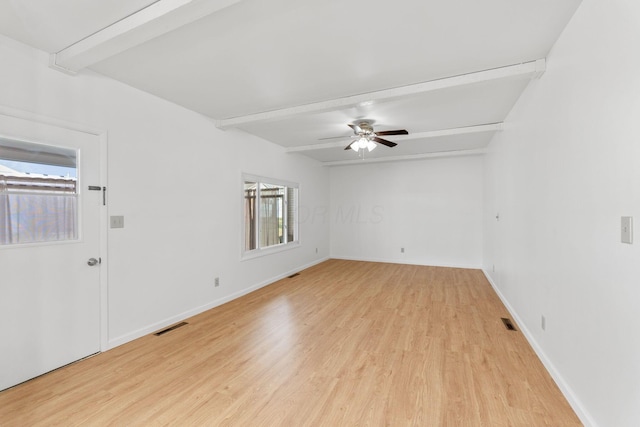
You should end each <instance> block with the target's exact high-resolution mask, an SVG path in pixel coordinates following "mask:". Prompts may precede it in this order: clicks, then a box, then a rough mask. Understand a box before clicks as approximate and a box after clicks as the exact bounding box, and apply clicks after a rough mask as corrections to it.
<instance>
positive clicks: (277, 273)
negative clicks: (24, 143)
mask: <svg viewBox="0 0 640 427" xmlns="http://www.w3.org/2000/svg"><path fill="white" fill-rule="evenodd" d="M0 57H1V58H2V67H0V81H2V82H3V83H2V86H0V89H1V92H0V106H4V107H9V108H12V109H18V110H22V111H28V112H32V113H37V114H41V115H44V116H48V117H53V118H56V119H61V120H65V121H70V122H74V123H79V124H82V125H86V126H91V127H94V128H98V129H102V130H105V131H107V132H108V183H106V185H107V187H108V200H109V204H108V211H109V215H124V217H125V228H124V229H113V230H109V231H108V254H101V255H102V256H103V257H104V258H105V259H106V267H107V268H108V307H109V322H108V323H109V324H108V331H109V332H108V335H109V336H108V340H109V345H110V346H113V345H117V344H120V343H122V342H126V341H127V340H130V339H133V338H136V337H137V336H140V335H141V334H146V333H148V332H150V331H152V330H155V329H157V328H160V327H163V326H166V324H168V323H171V322H173V321H176V320H178V319H181V318H182V317H184V316H186V315H188V314H193V313H195V312H198V311H200V310H203V309H205V308H208V307H211V306H214V305H216V304H219V303H220V302H222V301H225V300H228V299H230V298H233V297H235V296H238V295H240V294H242V293H245V292H247V291H249V290H251V289H254V288H256V287H259V286H262V285H264V284H266V283H269V282H270V281H272V280H274V279H276V278H279V277H282V276H283V275H286V274H290V273H291V272H293V271H296V270H298V269H300V268H302V267H303V266H306V265H310V264H313V263H315V262H317V261H318V260H321V259H323V258H326V257H327V256H328V253H329V240H328V239H329V238H328V236H329V227H328V224H325V223H323V222H315V223H312V222H306V223H302V224H301V225H300V236H301V240H302V245H301V246H300V247H298V248H296V249H292V250H288V251H286V252H283V253H279V254H275V255H270V256H266V257H261V258H256V259H252V260H247V261H242V262H241V261H240V243H241V242H240V235H241V233H240V230H241V212H242V211H241V188H242V187H241V185H242V184H241V173H242V172H246V173H252V174H257V175H263V176H266V177H273V178H277V179H282V180H288V181H293V182H297V183H299V184H300V191H301V193H300V203H301V205H304V206H307V207H310V208H311V209H316V210H317V209H320V210H321V209H327V206H328V204H329V199H328V194H329V193H328V171H327V170H326V169H325V168H323V167H322V166H320V165H319V164H318V163H317V162H315V161H313V160H311V159H308V158H306V157H301V156H295V155H288V154H286V153H284V151H283V149H282V148H281V147H279V146H276V145H274V144H271V143H269V142H266V141H264V140H261V139H259V138H256V137H253V136H251V135H247V134H243V133H240V132H234V131H228V132H223V131H220V130H218V129H216V128H215V126H214V125H213V123H212V122H211V121H210V120H208V119H206V118H205V117H203V116H201V115H199V114H196V113H193V112H191V111H188V110H186V109H184V108H181V107H179V106H176V105H174V104H171V103H169V102H166V101H163V100H161V99H159V98H156V97H153V96H151V95H148V94H146V93H144V92H141V91H138V90H135V89H132V88H131V87H128V86H126V85H123V84H120V83H118V82H116V81H113V80H110V79H107V78H104V77H102V76H100V75H97V74H94V73H90V72H83V73H81V74H79V75H77V76H67V75H64V74H61V73H59V72H57V71H54V70H51V69H49V68H48V67H47V66H46V64H47V63H48V56H47V55H45V54H44V53H42V52H39V51H36V50H33V49H31V48H27V47H25V46H23V45H21V44H19V43H17V42H15V41H13V40H10V39H6V38H2V37H0ZM315 248H318V253H317V254H316V251H315ZM104 267H105V266H103V268H104ZM214 277H220V281H221V284H220V286H219V287H217V288H215V287H214V286H213V280H214Z"/></svg>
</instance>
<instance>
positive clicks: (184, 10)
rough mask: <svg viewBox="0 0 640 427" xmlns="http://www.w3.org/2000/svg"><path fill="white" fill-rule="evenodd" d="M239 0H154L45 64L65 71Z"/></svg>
mask: <svg viewBox="0 0 640 427" xmlns="http://www.w3.org/2000/svg"><path fill="white" fill-rule="evenodd" d="M240 1H241V0H157V1H156V2H154V3H152V4H151V5H149V6H147V7H145V8H143V9H141V10H139V11H138V12H135V13H133V14H131V15H129V16H127V17H125V18H123V19H121V20H119V21H117V22H115V23H113V24H111V25H109V26H108V27H105V28H103V29H101V30H99V31H97V32H95V33H93V34H92V35H90V36H88V37H86V38H84V39H82V40H79V41H77V42H76V43H74V44H72V45H71V46H69V47H67V48H65V49H62V50H61V51H59V52H57V53H53V54H51V55H50V58H49V65H50V66H51V68H55V69H57V70H60V71H62V72H65V73H68V74H75V73H76V72H78V71H79V70H81V69H83V68H86V67H89V66H91V65H93V64H95V63H98V62H100V61H102V60H104V59H107V58H109V57H111V56H113V55H117V54H118V53H121V52H124V51H125V50H127V49H130V48H132V47H134V46H137V45H139V44H141V43H144V42H146V41H149V40H151V39H153V38H156V37H158V36H161V35H162V34H165V33H168V32H169V31H172V30H175V29H176V28H179V27H181V26H183V25H186V24H189V23H191V22H194V21H196V20H197V19H200V18H203V17H205V16H207V15H210V14H212V13H215V12H218V11H220V10H222V9H224V8H226V7H229V6H231V5H233V4H235V3H238V2H240Z"/></svg>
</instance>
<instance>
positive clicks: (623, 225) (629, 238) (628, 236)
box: [620, 216, 633, 243]
mask: <svg viewBox="0 0 640 427" xmlns="http://www.w3.org/2000/svg"><path fill="white" fill-rule="evenodd" d="M620 232H621V234H620V238H621V240H622V243H633V217H632V216H623V217H622V218H621V220H620Z"/></svg>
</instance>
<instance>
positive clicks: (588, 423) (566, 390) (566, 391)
mask: <svg viewBox="0 0 640 427" xmlns="http://www.w3.org/2000/svg"><path fill="white" fill-rule="evenodd" d="M482 272H483V273H484V276H485V277H486V278H487V281H488V282H489V284H491V287H492V288H493V290H494V291H495V292H496V294H497V295H498V297H499V298H500V300H501V301H502V304H504V306H505V307H506V308H507V310H508V311H509V313H510V314H511V317H512V318H513V320H515V322H516V324H517V325H518V327H519V328H520V331H522V333H523V334H524V337H525V338H526V339H527V341H528V342H529V345H531V347H532V348H533V351H535V353H536V355H537V356H538V358H539V359H540V361H541V362H542V364H543V365H544V367H545V368H546V370H547V372H549V375H551V378H553V381H555V383H556V384H557V386H558V388H560V391H561V392H562V394H563V395H564V397H565V398H566V399H567V401H568V402H569V405H571V408H572V409H573V411H574V412H575V413H576V415H577V416H578V418H580V421H581V422H582V424H584V425H585V427H597V426H598V425H597V424H596V422H595V421H594V419H593V418H592V417H591V415H590V414H589V412H588V411H587V410H586V409H585V407H584V405H583V404H582V402H581V401H580V399H578V397H577V396H576V395H575V393H574V392H573V390H572V389H571V387H569V385H568V384H567V382H566V381H565V380H564V378H563V377H562V375H561V374H560V372H558V370H557V369H556V367H555V366H554V364H553V363H552V362H551V360H550V359H549V358H548V357H547V355H546V353H545V352H544V350H542V347H540V345H539V344H538V342H537V341H536V340H535V338H534V336H533V334H531V332H530V331H529V329H528V328H527V327H526V325H525V323H524V322H523V321H522V320H521V319H520V317H519V316H518V313H517V312H516V311H515V310H514V308H513V307H512V306H511V304H509V301H508V300H507V299H506V297H505V296H504V295H503V294H502V292H500V289H499V288H498V286H496V284H495V282H494V281H493V280H492V279H491V276H490V275H489V274H488V273H487V272H486V271H485V270H484V269H483V270H482Z"/></svg>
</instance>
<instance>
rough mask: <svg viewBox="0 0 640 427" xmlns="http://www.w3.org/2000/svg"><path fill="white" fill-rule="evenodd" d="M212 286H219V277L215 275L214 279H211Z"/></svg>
mask: <svg viewBox="0 0 640 427" xmlns="http://www.w3.org/2000/svg"><path fill="white" fill-rule="evenodd" d="M213 284H214V286H215V287H216V288H217V287H218V286H220V278H219V277H216V278H215V280H214V281H213Z"/></svg>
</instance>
